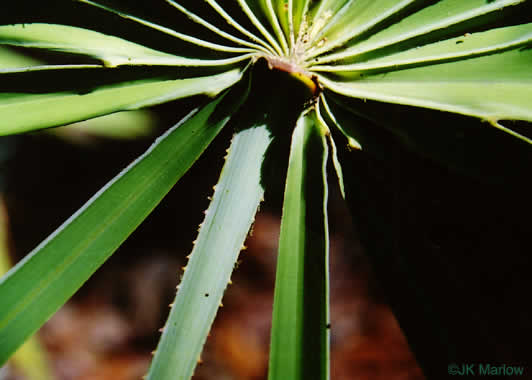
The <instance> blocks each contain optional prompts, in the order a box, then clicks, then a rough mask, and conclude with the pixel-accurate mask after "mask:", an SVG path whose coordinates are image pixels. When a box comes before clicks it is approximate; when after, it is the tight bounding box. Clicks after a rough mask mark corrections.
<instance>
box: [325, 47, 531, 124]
mask: <svg viewBox="0 0 532 380" xmlns="http://www.w3.org/2000/svg"><path fill="white" fill-rule="evenodd" d="M530 62H532V50H530V49H520V50H511V51H507V52H503V53H499V54H493V55H489V56H484V57H479V58H472V59H467V60H462V61H457V62H449V63H442V64H437V65H431V66H426V67H417V68H412V69H405V70H399V71H393V72H388V73H384V74H376V75H369V76H367V77H364V78H363V79H359V80H350V81H345V82H342V81H335V80H330V79H328V78H325V77H322V76H320V81H321V82H322V83H323V84H324V85H325V86H326V87H327V88H329V89H330V90H332V91H334V92H338V93H340V94H342V95H346V96H349V97H357V98H361V99H373V100H377V101H383V102H389V103H397V104H404V105H410V106H418V107H424V108H432V109H438V110H442V111H448V112H454V113H459V114H463V115H469V116H475V117H479V118H482V119H484V120H486V121H488V122H490V123H492V124H495V123H496V122H497V121H499V120H504V119H510V120H525V121H532V107H531V105H532V103H531V99H532V70H530ZM480 94H481V95H480Z"/></svg>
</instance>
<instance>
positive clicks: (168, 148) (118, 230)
mask: <svg viewBox="0 0 532 380" xmlns="http://www.w3.org/2000/svg"><path fill="white" fill-rule="evenodd" d="M235 91H236V89H235ZM241 101H242V95H241V93H240V94H239V93H236V94H235V93H231V94H230V95H225V96H221V97H219V98H218V99H216V100H215V101H213V102H211V103H209V104H208V105H207V106H205V107H204V108H203V109H202V110H201V111H199V112H197V113H195V114H193V115H191V116H189V117H187V118H186V119H185V120H183V121H182V122H181V123H179V124H178V125H176V126H175V127H173V128H171V129H170V130H169V131H168V132H166V133H165V134H164V135H163V136H161V137H160V138H158V140H157V142H156V143H155V144H154V145H152V147H151V148H150V149H148V151H147V152H146V153H144V154H143V155H142V156H141V157H140V158H138V159H137V160H136V161H135V162H133V163H132V164H131V165H129V166H128V167H127V168H126V169H125V170H124V171H122V172H121V173H120V174H119V175H118V176H116V177H115V178H114V179H113V180H112V181H111V182H109V183H108V184H107V185H106V186H104V187H103V188H102V189H101V190H100V191H99V192H98V193H96V194H95V195H94V196H93V197H92V198H91V199H90V200H89V201H88V202H87V203H86V204H85V205H84V206H83V207H82V208H81V209H80V210H79V211H78V212H76V213H75V214H74V215H72V217H71V218H70V219H68V220H67V221H66V222H65V223H64V224H63V225H62V226H60V227H59V228H58V229H57V230H56V231H55V232H54V233H52V234H51V235H50V236H49V237H48V238H47V239H46V240H44V241H43V242H42V243H41V244H40V245H39V246H38V247H36V248H35V249H34V250H33V251H32V252H31V253H30V254H28V255H27V256H26V257H25V258H24V259H23V260H22V261H20V262H19V263H18V264H17V265H16V266H15V267H14V268H13V269H11V270H10V271H9V272H8V274H7V275H5V276H4V277H2V278H1V279H0V294H2V297H0V365H1V364H2V363H4V362H5V361H6V360H7V358H8V357H9V356H10V355H11V354H12V353H13V352H14V351H15V350H16V349H17V347H19V346H20V345H21V344H22V343H23V342H24V340H25V339H27V338H28V337H29V336H30V335H31V334H32V333H34V332H35V331H36V330H37V329H38V328H39V327H40V326H41V325H42V324H43V323H44V322H46V320H47V319H48V318H49V317H50V316H51V315H52V314H53V313H54V312H55V311H57V309H58V308H59V307H60V306H61V305H63V304H64V303H65V302H66V301H67V300H68V299H69V298H70V296H72V295H73V294H74V292H75V291H76V290H77V289H79V287H80V286H81V285H82V284H83V283H84V282H85V281H86V280H87V279H88V278H89V276H90V275H92V274H93V273H94V271H95V270H96V269H98V267H100V265H102V264H103V263H104V261H105V260H106V259H107V258H108V257H109V256H110V255H111V254H112V253H113V252H114V251H115V250H116V249H117V248H118V247H119V246H120V244H122V242H123V241H124V240H125V239H126V238H127V237H128V236H129V234H131V233H132V232H133V230H135V228H136V227H137V226H138V225H139V224H140V223H141V222H142V221H143V220H144V219H145V218H146V217H147V216H148V214H149V213H150V212H151V211H152V210H153V209H154V208H155V206H156V205H157V204H158V203H159V202H160V201H161V199H162V198H163V197H164V196H165V195H166V193H167V192H168V191H169V190H170V189H171V188H172V186H173V185H174V184H175V183H176V182H177V180H179V178H181V176H182V175H183V174H184V173H185V172H186V171H187V170H188V169H189V168H190V166H191V165H192V163H193V162H194V161H195V160H196V159H197V158H198V156H199V155H200V154H201V153H202V152H203V150H204V149H205V148H206V147H207V146H208V145H209V143H210V142H211V141H212V139H214V137H215V136H216V135H217V133H218V132H219V131H220V129H221V128H222V127H223V125H224V124H225V123H226V122H227V120H228V115H230V114H231V113H232V112H234V111H235V108H237V107H239V105H240V103H241Z"/></svg>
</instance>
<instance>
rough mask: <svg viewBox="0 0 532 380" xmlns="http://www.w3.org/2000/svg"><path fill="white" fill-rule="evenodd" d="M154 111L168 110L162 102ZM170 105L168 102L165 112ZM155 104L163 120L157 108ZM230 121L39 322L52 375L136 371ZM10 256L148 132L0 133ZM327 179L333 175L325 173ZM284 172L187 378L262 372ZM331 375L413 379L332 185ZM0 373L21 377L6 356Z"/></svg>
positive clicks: (159, 322) (99, 379)
mask: <svg viewBox="0 0 532 380" xmlns="http://www.w3.org/2000/svg"><path fill="white" fill-rule="evenodd" d="M163 111H166V113H167V114H169V113H171V112H170V111H169V108H168V106H166V108H165V109H163ZM172 114H173V113H172ZM161 115H162V116H158V118H159V119H160V120H159V121H160V122H162V124H161V125H166V127H168V126H169V125H171V123H172V122H175V120H176V119H175V115H173V119H169V120H172V122H169V121H168V120H166V119H167V117H165V113H164V112H162V113H161ZM230 135H231V131H229V130H226V131H223V132H222V135H221V136H219V137H218V138H217V140H216V141H215V143H214V145H213V146H211V147H209V149H208V150H207V152H206V154H205V155H204V156H203V157H202V158H200V160H199V161H198V162H197V163H196V165H195V166H194V167H193V169H192V170H191V171H190V172H189V173H187V174H186V175H185V177H184V178H183V179H182V180H181V181H180V182H179V183H178V185H177V186H176V187H175V188H174V189H173V190H172V191H171V192H170V194H169V195H168V196H167V197H166V198H165V199H164V200H163V202H162V203H161V204H160V205H159V206H158V207H157V208H156V210H155V212H154V213H153V214H152V215H151V216H150V217H149V218H148V219H147V220H146V222H145V223H143V224H142V225H141V227H140V228H139V229H138V230H137V231H136V232H135V233H134V234H133V235H132V236H131V238H130V239H128V241H127V242H126V243H124V245H123V246H122V247H121V248H120V249H119V250H118V251H117V252H116V253H115V254H114V255H113V256H112V257H111V259H110V260H109V261H108V262H107V263H106V264H105V265H104V266H103V267H102V268H101V269H100V270H98V271H97V272H96V273H95V275H94V276H93V277H92V278H91V279H90V280H89V281H88V282H87V283H86V284H85V285H84V287H83V288H82V289H81V290H80V291H79V292H78V293H77V294H76V295H75V296H74V297H73V298H72V299H71V300H70V301H69V302H68V303H67V304H66V305H65V306H64V307H63V308H61V309H60V310H59V311H58V312H57V313H56V314H55V315H54V316H53V317H52V318H51V319H50V320H49V321H48V323H46V325H45V326H44V327H43V328H42V329H41V331H40V332H39V337H40V339H41V342H42V343H43V345H44V347H45V348H46V350H47V352H48V356H49V359H50V363H51V366H52V368H53V370H54V372H55V374H56V375H57V380H111V379H112V380H133V379H140V378H141V377H142V376H143V375H144V374H145V373H146V372H147V369H148V366H149V362H150V360H151V352H152V351H153V350H154V349H155V347H156V344H157V341H158V339H159V336H160V333H159V332H158V330H159V328H161V327H162V326H163V324H164V321H165V319H166V316H167V313H168V310H169V309H168V304H169V303H170V302H172V299H173V297H174V295H175V287H176V285H177V283H178V281H179V274H180V273H181V269H180V268H181V267H182V266H184V265H185V264H186V260H185V256H186V255H187V254H188V253H189V252H190V249H191V242H192V240H194V238H195V234H196V228H197V225H198V224H199V223H200V222H201V220H202V217H203V213H202V211H203V210H204V209H205V208H206V207H207V205H208V203H207V202H208V201H207V196H208V195H211V193H212V190H211V187H212V186H213V185H214V184H215V183H216V180H217V177H218V174H219V170H220V168H221V166H222V165H223V160H222V157H223V156H224V151H225V148H226V147H227V144H228V140H229V138H230ZM3 139H4V140H3V141H2V146H3V147H2V148H3V149H4V150H5V149H8V150H9V151H11V153H10V155H9V157H8V158H7V159H6V160H4V163H3V165H2V178H3V190H2V191H3V192H4V198H5V199H6V204H7V210H8V215H9V220H10V230H11V235H10V238H11V245H12V256H13V258H14V260H18V259H20V258H21V257H23V256H24V255H25V254H26V253H27V252H29V251H30V250H31V249H32V248H34V247H35V246H36V245H37V244H38V243H39V242H40V241H41V240H42V239H44V238H45V237H46V236H47V235H48V234H49V233H51V232H52V231H53V230H54V229H55V228H57V226H59V225H60V223H62V221H64V220H65V219H66V218H67V217H68V216H69V215H70V214H71V213H72V212H74V211H75V210H76V209H77V208H79V207H80V206H81V205H82V204H83V203H84V202H85V201H86V200H87V199H88V198H89V197H90V196H91V195H92V194H93V193H94V192H95V191H97V190H98V188H99V187H101V186H102V185H104V184H105V183H106V182H107V181H108V180H110V179H111V178H112V177H113V176H114V175H116V174H117V173H118V172H119V170H121V169H122V168H123V167H125V166H126V165H127V164H128V163H129V162H130V161H132V160H133V159H134V158H135V157H137V156H138V155H139V154H140V153H142V152H143V151H144V150H145V149H146V148H147V147H148V146H149V145H150V144H151V142H152V141H153V137H151V138H141V139H136V140H133V141H127V142H126V141H120V142H116V141H112V140H106V139H98V138H96V139H93V138H89V139H88V140H84V139H81V140H79V141H77V140H76V141H77V142H74V143H73V142H72V141H65V140H64V139H59V138H57V137H56V136H51V135H47V134H42V133H41V134H35V135H24V136H19V137H14V138H9V139H7V140H6V138H3ZM329 177H330V181H331V183H333V182H332V181H334V177H333V173H331V175H330V176H329ZM281 201H282V179H280V180H279V185H278V186H277V189H276V190H274V191H272V192H271V193H268V192H267V193H266V202H265V203H264V204H263V205H262V206H261V211H260V213H259V214H258V215H257V218H256V221H255V224H254V226H253V229H252V234H251V235H250V237H248V240H247V242H246V245H247V247H248V249H247V250H245V251H243V252H242V253H241V254H240V259H239V261H238V265H237V268H236V270H235V272H234V274H233V278H232V281H233V285H231V286H229V287H228V289H227V291H226V293H225V296H224V299H223V304H224V307H223V308H221V309H220V311H219V312H218V315H217V318H216V320H215V323H214V326H213V329H212V331H211V334H210V336H209V338H208V340H207V343H206V346H205V349H204V352H203V354H202V357H201V361H202V363H201V364H200V365H199V366H198V367H197V369H196V372H195V376H194V379H195V380H211V379H216V380H261V379H266V375H267V365H268V344H269V343H268V342H269V333H270V324H271V313H272V302H273V285H274V278H275V262H276V255H277V241H278V234H279V227H280V210H281ZM329 209H330V218H329V220H330V232H331V238H330V242H331V274H330V278H331V322H332V323H331V325H332V326H331V378H332V379H334V380H350V379H358V380H421V379H424V377H423V375H422V373H421V370H420V369H419V367H418V366H417V363H416V361H415V359H414V357H413V355H412V353H411V352H410V350H409V347H408V344H407V342H406V340H405V338H404V336H403V334H402V332H401V330H400V328H399V326H398V324H397V322H396V320H395V318H394V316H393V315H392V313H391V311H390V309H389V308H388V306H387V303H386V300H385V297H384V295H383V294H381V292H380V291H379V286H378V284H377V283H376V280H375V278H374V277H373V274H372V270H371V268H370V266H369V264H368V261H367V259H366V257H365V256H364V253H363V251H362V248H361V247H360V243H359V242H358V238H357V236H356V229H355V228H354V226H353V225H352V223H351V219H350V217H349V215H348V212H347V210H346V208H345V207H344V205H343V203H342V200H341V197H340V196H339V194H338V191H335V190H334V189H332V191H331V194H330V201H329ZM0 378H1V379H2V380H22V379H24V377H23V376H22V375H21V374H20V373H19V372H18V371H17V369H16V368H15V367H14V366H9V367H8V369H7V370H6V369H4V371H3V372H2V373H1V374H0Z"/></svg>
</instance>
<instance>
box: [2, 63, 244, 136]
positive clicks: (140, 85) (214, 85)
mask: <svg viewBox="0 0 532 380" xmlns="http://www.w3.org/2000/svg"><path fill="white" fill-rule="evenodd" d="M241 76H242V74H241V72H240V70H236V69H235V70H232V71H228V72H226V73H223V74H218V75H212V76H206V77H200V78H190V79H178V80H156V79H152V80H144V81H137V82H129V83H120V84H117V85H112V86H102V87H99V88H96V89H94V90H93V91H92V92H90V93H88V94H83V95H80V94H78V93H74V92H56V93H48V94H30V93H3V94H1V93H0V114H1V115H2V118H1V119H0V135H8V134H13V133H21V132H27V131H31V130H36V129H42V128H48V127H55V126H59V125H65V124H69V123H73V122H77V121H81V120H85V119H90V118H93V117H97V116H102V115H105V114H109V113H112V112H117V111H125V110H134V109H138V108H142V107H147V106H151V105H154V104H160V103H164V102H167V101H170V100H174V99H179V98H184V97H187V96H192V95H198V94H207V95H210V96H214V95H216V94H217V93H219V92H220V91H222V90H224V89H226V88H227V87H229V86H231V85H233V84H234V83H236V82H237V81H238V80H239V79H240V78H241Z"/></svg>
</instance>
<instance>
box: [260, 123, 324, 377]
mask: <svg viewBox="0 0 532 380" xmlns="http://www.w3.org/2000/svg"><path fill="white" fill-rule="evenodd" d="M326 162H327V144H326V141H325V136H324V132H323V131H322V130H321V129H320V127H319V126H318V122H317V121H316V116H315V115H313V116H308V115H305V116H302V117H301V118H300V119H299V121H298V123H297V126H296V129H295V130H294V134H293V137H292V146H291V153H290V160H289V167H288V174H287V181H286V188H285V200H284V205H283V219H282V223H281V236H280V241H279V257H278V261H277V274H276V282H275V297H274V312H273V325H272V340H271V347H270V366H269V379H270V380H277V379H279V380H280V379H293V380H298V379H301V380H302V379H310V378H312V379H328V378H329V367H328V365H329V364H328V359H329V328H330V325H329V309H328V298H329V296H328V263H327V261H328V231H327V228H328V227H327V213H326V202H327V186H326V175H325V166H326Z"/></svg>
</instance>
